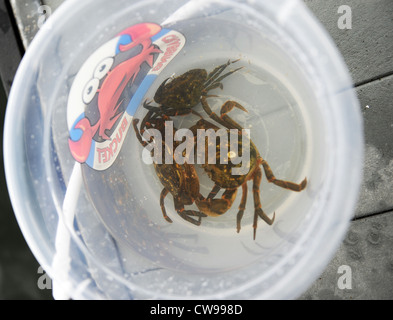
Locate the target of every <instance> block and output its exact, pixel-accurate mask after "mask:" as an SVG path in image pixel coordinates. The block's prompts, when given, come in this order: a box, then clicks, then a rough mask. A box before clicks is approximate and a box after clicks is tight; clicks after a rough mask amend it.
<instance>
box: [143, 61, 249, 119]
mask: <svg viewBox="0 0 393 320" xmlns="http://www.w3.org/2000/svg"><path fill="white" fill-rule="evenodd" d="M237 61H239V60H235V61H230V60H228V62H227V63H224V64H222V65H220V66H218V67H216V68H214V70H213V71H211V72H210V73H209V74H208V73H207V71H206V70H205V69H192V70H189V71H187V72H185V73H183V74H182V75H180V76H178V77H175V78H173V79H171V78H168V79H166V80H165V81H164V82H163V83H162V84H161V85H160V86H159V88H158V89H157V91H156V93H155V95H154V101H155V102H156V103H157V104H159V105H160V106H159V107H156V106H152V105H151V104H150V103H147V102H146V101H145V103H144V107H145V108H146V109H148V110H150V111H153V112H154V113H155V114H157V115H160V116H163V115H166V116H169V117H170V116H182V115H187V114H190V113H192V114H195V115H198V116H199V117H201V116H200V115H199V114H198V113H197V112H196V111H195V110H194V109H193V108H194V107H195V106H196V105H197V104H198V103H199V102H200V101H201V98H203V97H209V96H208V92H209V91H211V90H213V89H216V88H221V89H222V88H223V85H222V83H221V81H222V80H223V79H225V78H226V77H228V76H229V75H231V74H233V73H234V72H236V71H238V70H240V69H242V67H240V68H237V69H235V70H232V71H228V72H227V73H225V74H223V75H222V73H223V72H224V70H225V69H226V68H227V67H228V66H229V65H231V64H233V63H236V62H237ZM209 116H210V117H211V118H212V119H214V120H216V118H219V117H218V116H217V115H216V114H214V113H213V112H210V114H209ZM142 126H143V123H142Z"/></svg>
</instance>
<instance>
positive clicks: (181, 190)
mask: <svg viewBox="0 0 393 320" xmlns="http://www.w3.org/2000/svg"><path fill="white" fill-rule="evenodd" d="M152 116H153V114H152V112H151V111H149V112H148V114H147V115H146V116H145V119H144V120H143V123H145V124H146V127H143V128H141V129H138V123H139V119H134V120H133V127H134V130H135V133H136V137H137V139H138V141H139V142H140V143H141V145H142V146H143V147H146V146H147V145H148V144H149V143H155V141H154V140H153V139H151V140H150V141H149V142H146V141H144V140H143V139H142V136H141V134H143V131H142V130H148V129H150V128H154V129H157V130H159V131H160V132H161V134H162V136H164V131H165V120H164V119H165V117H164V118H162V117H160V118H154V119H153V118H152ZM174 130H176V129H174ZM162 144H163V147H164V148H166V143H165V140H163V141H162ZM154 169H155V172H156V174H157V177H158V179H159V180H160V182H161V184H162V185H163V186H164V188H163V189H162V191H161V195H160V206H161V211H162V214H163V216H164V219H165V220H166V221H167V222H169V223H172V219H171V218H169V217H168V215H167V213H166V209H165V203H164V201H165V197H166V196H167V195H168V194H169V193H170V194H171V195H172V196H173V200H174V206H175V210H176V212H177V213H178V214H179V216H180V217H182V218H183V219H184V220H186V221H188V222H190V223H192V224H194V225H197V226H199V225H200V224H201V219H202V218H203V217H206V215H205V214H204V213H201V212H198V211H195V210H185V208H184V206H185V205H192V204H193V203H194V202H195V200H196V199H203V196H202V195H201V194H200V192H199V178H198V174H197V172H196V170H195V167H194V166H193V165H190V164H187V163H184V164H182V165H179V164H177V163H175V162H174V163H173V164H165V163H164V162H163V164H157V163H154Z"/></svg>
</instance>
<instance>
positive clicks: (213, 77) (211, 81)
mask: <svg viewBox="0 0 393 320" xmlns="http://www.w3.org/2000/svg"><path fill="white" fill-rule="evenodd" d="M238 61H239V59H237V60H235V61H232V62H231V60H228V62H227V63H224V64H222V65H221V66H218V67H216V68H215V69H214V70H213V71H212V72H210V74H209V75H208V77H207V81H206V82H205V85H204V87H205V89H204V91H205V92H208V91H209V90H212V89H213V88H211V86H213V85H215V84H217V83H219V82H220V81H221V80H223V79H224V78H226V77H228V76H229V75H231V74H232V73H234V72H236V71H238V70H240V69H242V68H243V67H240V68H237V69H236V70H233V71H229V72H227V73H225V74H224V75H222V76H221V77H219V76H220V74H221V73H222V72H223V71H224V70H225V69H226V68H227V67H228V66H229V65H230V64H232V63H235V62H238ZM215 88H217V87H215Z"/></svg>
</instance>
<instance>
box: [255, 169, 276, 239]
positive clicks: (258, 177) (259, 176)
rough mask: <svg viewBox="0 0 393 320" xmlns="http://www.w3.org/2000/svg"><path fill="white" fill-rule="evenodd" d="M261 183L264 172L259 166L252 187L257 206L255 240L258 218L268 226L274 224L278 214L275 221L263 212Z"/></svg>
mask: <svg viewBox="0 0 393 320" xmlns="http://www.w3.org/2000/svg"><path fill="white" fill-rule="evenodd" d="M261 181H262V170H261V168H260V167H259V166H258V167H257V168H256V169H255V172H254V177H253V186H252V191H253V194H254V206H255V212H254V224H253V228H254V240H255V237H256V233H257V226H258V216H259V217H260V218H261V219H262V220H263V221H265V222H266V223H267V224H268V225H272V224H273V222H274V219H275V217H276V213H274V215H273V219H270V218H269V217H268V216H267V215H266V213H265V212H263V210H262V205H261V199H260V195H259V192H260V191H259V187H260V185H261Z"/></svg>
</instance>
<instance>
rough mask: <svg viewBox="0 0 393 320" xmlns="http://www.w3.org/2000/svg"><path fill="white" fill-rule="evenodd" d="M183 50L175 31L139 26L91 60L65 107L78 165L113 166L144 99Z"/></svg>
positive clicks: (183, 41) (83, 69)
mask: <svg viewBox="0 0 393 320" xmlns="http://www.w3.org/2000/svg"><path fill="white" fill-rule="evenodd" d="M184 44H185V38H184V36H183V35H182V34H180V33H179V32H177V31H174V30H170V29H163V28H162V27H161V26H159V25H157V24H154V23H141V24H137V25H134V26H132V27H130V28H128V29H126V30H124V31H123V32H121V33H120V34H119V35H118V36H117V37H116V38H115V39H113V40H111V41H109V42H107V43H106V44H104V45H103V46H102V47H100V48H99V49H98V50H97V51H95V52H94V53H93V54H92V55H91V56H90V57H89V59H88V60H87V61H86V62H85V63H84V65H83V66H82V68H81V69H80V70H79V72H78V74H77V76H76V77H75V80H74V82H73V85H72V87H71V90H70V95H69V99H68V106H67V122H68V129H69V141H68V142H69V147H70V151H71V154H72V156H73V157H74V159H75V160H76V161H77V162H80V163H86V164H87V165H88V166H90V167H91V168H93V169H96V170H105V169H107V168H109V167H110V166H111V165H112V164H113V162H114V161H115V160H116V158H117V156H118V154H119V152H120V150H121V147H122V144H123V142H124V138H125V136H126V134H127V131H128V129H129V127H130V125H131V122H132V117H133V115H134V113H135V111H136V109H137V108H138V106H139V105H140V103H141V101H142V99H143V97H144V95H145V93H146V92H147V90H148V89H149V87H150V86H151V84H152V83H153V82H154V80H155V79H156V77H157V76H158V74H159V73H160V72H161V71H162V70H163V69H164V68H165V67H166V65H168V63H169V62H170V61H171V60H172V59H173V58H174V57H175V56H176V55H177V54H178V53H179V52H180V50H181V49H182V48H183V46H184Z"/></svg>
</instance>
